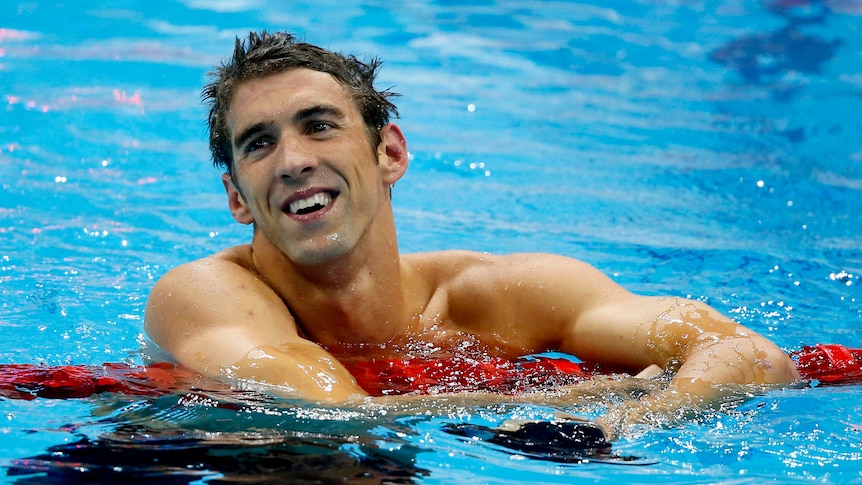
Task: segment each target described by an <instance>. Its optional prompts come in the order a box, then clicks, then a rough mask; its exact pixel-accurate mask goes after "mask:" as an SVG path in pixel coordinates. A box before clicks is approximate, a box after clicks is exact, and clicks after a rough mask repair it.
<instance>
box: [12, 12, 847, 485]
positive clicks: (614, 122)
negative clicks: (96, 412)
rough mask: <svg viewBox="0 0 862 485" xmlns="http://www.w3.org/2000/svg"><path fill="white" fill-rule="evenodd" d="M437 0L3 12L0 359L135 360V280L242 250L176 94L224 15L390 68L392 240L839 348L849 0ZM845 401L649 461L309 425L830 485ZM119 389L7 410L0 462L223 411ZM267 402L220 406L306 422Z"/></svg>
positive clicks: (218, 35)
mask: <svg viewBox="0 0 862 485" xmlns="http://www.w3.org/2000/svg"><path fill="white" fill-rule="evenodd" d="M448 3H449V2H430V1H426V2H410V4H409V5H400V6H392V5H387V6H386V8H383V6H380V5H376V4H374V3H373V2H366V3H356V4H352V5H348V6H345V5H343V2H333V3H332V4H329V3H327V2H325V1H324V2H314V3H313V4H311V3H309V4H297V5H291V8H290V9H285V8H283V6H279V5H275V4H270V3H269V2H230V1H223V2H191V1H187V2H161V3H160V4H159V6H158V7H156V6H155V5H150V4H147V3H145V2H139V1H131V0H129V1H121V2H117V3H115V4H114V5H113V6H112V8H98V9H97V8H82V7H80V6H77V5H54V6H49V5H45V4H40V3H37V2H6V3H4V5H3V6H0V120H2V122H0V295H2V300H0V329H2V331H3V334H2V335H3V336H4V337H5V339H6V342H8V343H7V344H5V345H3V346H2V347H0V356H2V359H3V361H4V362H47V363H50V364H61V363H99V362H103V361H122V360H130V361H134V362H137V361H139V357H138V356H137V354H136V352H137V349H138V345H139V339H140V334H141V331H142V316H143V306H144V301H145V298H146V295H147V293H148V291H149V288H150V286H151V285H152V283H153V279H154V278H157V277H158V276H160V275H161V274H163V273H164V272H165V271H167V270H168V269H169V268H171V267H173V266H175V265H176V264H178V263H180V262H182V261H185V260H187V259H189V258H192V257H198V256H203V255H206V254H209V253H211V252H213V251H216V250H218V249H220V248H222V247H225V246H227V245H231V244H237V243H241V242H245V241H246V240H247V239H248V238H249V236H250V234H249V232H248V230H247V229H244V228H241V227H239V226H238V225H236V224H235V223H233V222H232V220H231V219H230V217H229V215H228V212H227V211H226V210H225V209H226V207H225V204H224V196H223V195H222V189H221V184H220V182H219V180H218V174H217V172H216V171H215V170H214V169H213V168H211V167H210V166H209V163H208V154H207V152H206V144H205V132H204V124H203V120H204V113H203V111H202V108H201V106H200V104H199V100H198V91H199V88H200V86H201V85H202V83H203V82H204V81H205V71H206V69H207V68H208V67H209V66H211V65H212V64H214V63H215V62H217V61H218V59H219V58H220V57H221V56H223V55H225V54H226V53H227V52H228V51H229V49H230V47H231V44H232V41H233V37H234V36H235V35H237V34H242V33H243V32H244V31H246V30H248V29H249V28H270V29H276V28H288V29H292V30H295V31H297V32H299V33H301V34H302V35H303V36H305V37H306V38H307V39H308V40H309V41H311V42H315V43H320V44H323V45H325V46H328V47H332V48H335V49H337V50H342V51H346V52H355V53H370V54H376V55H380V56H381V57H382V58H383V59H384V60H385V61H386V63H385V64H384V69H383V73H382V78H381V84H382V85H384V86H392V87H393V89H394V90H395V91H397V92H401V93H402V94H403V95H404V97H403V98H401V99H400V100H399V107H400V111H401V113H402V120H400V124H401V125H402V128H404V130H405V132H406V134H407V136H408V142H409V146H410V149H411V153H412V156H413V159H412V161H411V163H412V167H411V170H410V173H409V174H408V176H407V178H406V179H405V180H403V181H402V182H399V184H398V186H397V187H396V189H395V193H394V195H395V202H396V211H397V216H398V220H399V231H400V236H401V239H402V249H403V250H405V251H407V252H413V251H423V250H430V249H444V248H451V247H463V248H471V249H476V250H483V251H494V252H512V251H535V250H543V251H552V252H559V253H564V254H568V255H571V256H575V257H578V258H581V259H584V260H586V261H589V262H590V263H593V264H595V265H596V266H598V267H599V268H601V269H602V270H604V271H606V272H607V273H608V274H611V275H612V276H613V277H614V278H615V279H617V281H619V282H620V283H622V284H624V285H625V286H626V287H627V288H629V289H631V290H633V291H637V292H642V293H649V294H679V295H682V296H691V297H693V298H699V299H705V300H707V301H708V302H709V303H710V304H712V305H713V306H716V307H717V308H719V309H721V310H722V311H724V312H726V313H729V314H730V315H732V316H733V317H734V318H737V319H738V320H740V321H741V322H742V323H744V324H745V325H747V326H750V327H752V328H754V329H755V330H757V331H759V332H762V333H764V334H766V335H768V336H770V337H771V338H773V339H775V340H776V341H777V342H778V343H779V345H781V346H782V347H783V348H786V349H788V350H789V349H794V348H797V347H799V346H800V345H802V344H811V343H816V342H838V343H845V344H850V345H858V344H859V343H860V342H859V338H858V327H859V322H860V319H862V307H860V304H859V302H860V298H862V294H860V287H862V286H860V283H859V275H860V274H862V257H860V250H861V249H862V246H860V239H859V237H858V233H859V231H858V228H859V227H862V220H860V217H862V215H860V212H859V211H858V207H860V206H862V204H860V188H862V175H860V172H859V168H858V166H859V161H860V160H862V152H860V149H859V144H858V140H857V138H858V137H857V136H856V134H855V133H856V130H855V129H854V128H855V127H856V125H857V123H856V118H857V117H858V111H859V106H860V96H859V94H860V92H862V77H860V75H859V66H860V61H859V53H860V52H862V45H860V40H859V39H860V37H859V36H858V30H859V25H860V17H859V14H860V12H859V7H858V6H857V5H856V2H846V1H821V2H810V3H808V2H782V1H778V0H775V1H763V2H741V1H721V2H717V1H700V2H684V3H683V4H679V2H669V3H668V2H637V1H621V2H615V3H613V4H605V3H602V2H593V3H592V4H590V3H587V2H551V3H548V2H517V3H515V2H503V1H500V2H490V3H488V2H484V3H483V2H473V4H470V3H466V4H464V3H462V4H459V5H449V4H448ZM798 4H801V5H798ZM793 5H797V6H795V7H793ZM859 402H862V399H860V395H859V390H858V388H840V389H834V388H833V389H819V388H813V389H791V390H786V391H774V392H771V393H768V394H767V395H766V396H762V397H757V398H755V399H753V400H752V401H751V402H749V403H747V404H745V405H743V406H742V407H740V408H738V409H737V410H734V411H731V412H728V413H719V414H716V415H710V416H707V417H705V418H704V419H703V420H702V421H695V422H693V423H691V424H690V425H687V426H684V427H682V428H677V427H674V428H671V429H667V430H658V431H655V430H654V431H650V432H647V433H644V434H639V435H635V436H632V437H630V438H628V439H625V440H622V441H621V442H619V443H617V449H618V452H619V453H621V454H627V455H636V456H647V457H650V458H656V459H658V461H659V463H658V464H657V465H655V466H649V467H643V468H625V469H623V468H619V469H609V468H608V467H604V468H595V467H590V466H588V467H562V468H560V467H559V466H558V465H554V464H548V463H540V462H536V461H532V460H526V461H524V460H520V461H518V460H512V459H511V456H510V455H508V454H506V453H503V452H501V451H500V450H498V449H492V448H488V447H480V448H476V447H475V446H469V444H465V443H461V442H458V441H457V440H455V439H454V438H452V437H451V436H448V435H443V434H442V433H440V431H439V428H440V425H441V423H444V422H447V421H452V420H470V421H471V422H478V423H483V424H495V423H498V422H501V421H503V420H505V419H508V418H510V417H512V416H520V417H524V416H526V417H530V416H536V415H539V416H541V415H542V414H543V413H547V412H548V410H547V409H545V408H541V407H539V408H531V407H523V408H521V407H517V406H516V407H514V408H505V409H491V410H490V411H488V410H485V409H476V408H469V407H467V408H458V409H443V410H441V409H438V410H435V411H433V412H432V413H431V416H430V417H429V416H425V415H423V414H422V413H419V412H418V411H416V413H415V414H410V412H405V413H402V414H400V415H399V416H400V417H399V418H397V419H396V418H391V419H390V418H387V417H384V416H381V415H371V416H364V417H361V418H358V419H356V420H354V421H355V422H354V424H353V425H352V427H351V426H345V427H338V426H336V427H334V428H331V429H329V431H330V432H331V433H330V434H331V435H332V436H333V437H335V438H333V439H332V440H331V441H327V446H329V445H332V446H335V447H336V448H338V447H340V446H344V447H345V448H348V449H350V447H351V446H353V445H352V444H351V443H342V442H341V441H339V440H338V439H336V438H339V439H340V438H343V437H345V436H349V435H360V436H363V439H365V438H369V437H371V438H375V439H380V440H382V441H384V442H386V441H387V440H389V439H391V440H392V441H395V442H406V443H408V444H409V445H410V446H415V447H418V448H420V449H421V450H423V451H422V452H421V453H420V454H419V455H417V456H418V457H419V462H420V465H421V467H424V469H428V470H430V471H431V475H430V477H426V478H425V481H428V482H434V481H435V480H436V481H438V482H441V483H442V482H446V480H447V479H451V480H457V481H464V480H466V479H471V478H476V479H478V480H480V481H487V480H492V479H500V480H503V479H512V476H514V475H517V476H518V479H517V481H523V480H524V479H534V478H535V477H538V478H539V480H541V481H548V482H553V481H559V482H566V481H570V480H571V479H572V478H573V477H578V478H581V479H585V480H597V479H598V477H608V476H613V477H617V478H619V479H621V480H625V481H627V482H633V483H634V482H649V481H667V480H669V479H672V480H673V481H675V482H681V483H685V482H688V483H696V482H699V481H703V480H704V477H709V478H711V479H715V480H725V481H730V480H737V481H739V482H749V481H758V480H762V479H763V478H764V477H766V478H775V477H777V478H778V479H779V480H780V481H782V482H794V481H800V482H801V481H808V480H818V481H822V482H826V483H850V482H853V481H854V480H856V481H857V482H858V480H859V478H858V477H859V470H860V466H859V463H860V445H859V439H858V437H859V433H860V426H862V422H860V420H859V416H860V415H862V410H860V407H859V404H858V403H859ZM199 404H200V403H199ZM122 405H123V406H126V405H128V406H131V407H132V408H133V409H132V410H129V409H125V408H123V409H121V410H120V411H116V412H114V414H111V413H109V414H108V416H112V419H113V421H110V422H109V423H99V422H98V420H97V419H96V418H94V417H93V408H94V407H98V406H110V403H107V402H105V401H103V400H101V399H95V400H94V401H93V402H90V401H86V402H84V401H74V402H73V401H68V402H50V401H44V402H32V403H30V402H14V401H3V402H2V403H0V406H2V409H3V412H4V413H5V415H6V416H7V420H6V423H5V427H4V428H3V432H4V433H7V434H8V435H10V436H14V437H15V438H16V440H11V441H9V440H7V441H8V444H4V445H3V447H2V449H3V452H2V457H0V458H2V460H4V463H8V460H11V459H14V458H20V457H23V456H31V455H34V454H37V453H40V452H43V451H44V450H45V449H47V448H48V447H49V446H51V445H53V444H56V443H59V442H63V441H68V440H71V439H72V436H73V435H72V434H71V433H70V432H69V431H68V430H67V428H64V426H65V425H67V424H69V423H75V424H77V425H78V429H79V430H82V431H81V432H82V433H83V434H85V435H87V436H89V437H91V438H92V437H96V436H99V435H100V434H101V433H103V432H104V431H105V430H108V429H114V428H115V427H116V424H117V423H118V422H123V421H124V420H125V421H127V422H131V421H132V418H131V417H130V416H132V415H134V414H135V413H141V414H143V415H146V416H150V414H148V413H161V414H159V416H160V418H161V419H163V422H164V423H165V424H166V425H171V426H175V427H178V428H180V429H198V428H206V427H207V426H214V425H219V426H221V425H222V424H224V423H225V422H229V421H231V420H234V419H238V416H237V415H236V414H230V412H225V411H224V410H222V409H220V408H215V410H214V408H211V407H207V406H205V405H203V404H200V405H199V406H198V407H195V406H180V405H178V404H177V402H176V399H174V400H173V401H169V400H168V401H159V402H157V403H154V404H146V403H142V404H135V403H128V402H125V401H123V402H122ZM136 406H139V407H136ZM283 408H284V409H293V408H294V406H293V404H292V403H283V402H273V403H270V402H267V403H264V404H262V405H260V407H259V409H262V410H265V411H266V410H269V411H273V410H277V411H278V412H276V413H275V414H276V415H278V417H276V418H272V419H271V420H267V419H265V418H264V417H263V415H264V414H265V413H249V414H244V415H242V416H241V418H242V419H239V421H238V422H241V423H250V425H252V426H254V427H257V428H259V429H262V430H264V431H265V430H268V429H273V428H274V429H289V430H294V431H296V430H298V429H304V428H303V426H308V427H310V428H314V427H320V425H321V423H326V422H328V419H329V418H325V417H321V416H322V415H323V414H326V411H320V410H318V409H317V408H314V407H305V408H299V409H302V410H303V413H306V414H302V415H300V413H299V412H297V414H296V415H293V414H289V415H287V416H285V415H284V413H282V412H281V410H282V409H283ZM317 411H320V413H321V414H315V413H316V412H317ZM392 412H393V413H395V414H398V413H397V412H395V411H392ZM584 412H586V413H589V412H597V411H595V410H584ZM45 415H49V416H51V418H50V419H49V420H48V422H47V423H46V422H45V419H44V416H45ZM825 417H828V419H824V418H825ZM351 419H353V418H351ZM220 429H222V430H224V429H223V428H220ZM31 430H33V431H35V432H31ZM399 433H402V434H403V435H404V436H401V435H399ZM393 436H394V437H395V438H392V437H393ZM324 441H325V440H324ZM333 443H335V444H333ZM362 446H365V445H360V452H357V453H360V454H361V453H362V451H361V450H362V449H363V448H362ZM326 449H327V450H329V449H330V448H326ZM501 470H503V471H501ZM523 477H528V478H523Z"/></svg>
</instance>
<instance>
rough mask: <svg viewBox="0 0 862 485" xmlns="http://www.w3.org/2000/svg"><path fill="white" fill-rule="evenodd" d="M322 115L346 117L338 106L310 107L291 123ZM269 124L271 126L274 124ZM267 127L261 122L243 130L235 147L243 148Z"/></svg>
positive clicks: (234, 144)
mask: <svg viewBox="0 0 862 485" xmlns="http://www.w3.org/2000/svg"><path fill="white" fill-rule="evenodd" d="M322 115H327V116H334V117H336V118H344V117H345V115H344V112H343V111H341V109H339V108H338V107H337V106H333V105H328V104H321V105H316V106H310V107H308V108H304V109H301V110H299V111H297V112H296V113H295V114H294V115H293V117H292V118H291V122H292V123H294V124H298V123H301V122H303V121H304V120H307V119H309V118H315V117H318V116H322ZM269 124H270V125H271V124H272V123H269ZM267 126H268V125H267V123H263V122H261V123H255V124H253V125H251V126H249V127H248V128H246V129H245V130H242V131H241V132H239V133H238V134H237V135H236V137H234V139H233V146H234V147H237V148H239V147H241V146H243V144H244V143H246V142H247V141H248V140H249V139H250V138H252V137H254V136H255V135H256V134H258V133H260V132H262V131H264V130H266V128H267Z"/></svg>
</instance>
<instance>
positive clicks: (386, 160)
mask: <svg viewBox="0 0 862 485" xmlns="http://www.w3.org/2000/svg"><path fill="white" fill-rule="evenodd" d="M408 159H409V154H408V153H407V140H405V139H404V134H403V133H401V128H398V125H396V124H394V123H389V124H387V125H386V126H384V127H383V128H381V130H380V145H378V146H377V163H378V165H379V166H380V169H381V170H382V173H383V181H384V182H385V183H386V184H387V185H394V184H395V182H397V181H398V180H400V179H401V177H403V176H404V173H405V172H407V165H408Z"/></svg>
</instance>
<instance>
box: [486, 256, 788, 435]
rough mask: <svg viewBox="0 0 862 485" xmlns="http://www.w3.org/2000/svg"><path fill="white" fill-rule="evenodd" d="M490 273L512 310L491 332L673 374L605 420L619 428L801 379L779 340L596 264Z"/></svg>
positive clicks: (501, 265)
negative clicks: (644, 291) (625, 280)
mask: <svg viewBox="0 0 862 485" xmlns="http://www.w3.org/2000/svg"><path fill="white" fill-rule="evenodd" d="M492 266H493V268H492V270H491V271H486V273H487V274H489V275H490V274H492V273H495V274H498V275H503V276H502V277H497V276H493V277H492V276H489V277H488V281H486V282H485V283H486V286H487V287H490V288H496V290H495V291H497V292H502V293H504V296H503V298H500V300H502V301H505V302H506V305H505V306H504V307H503V311H502V312H501V313H497V314H496V315H495V316H494V317H493V319H492V320H493V321H494V322H507V321H508V323H507V324H505V325H508V326H509V328H504V327H503V326H500V327H498V328H495V329H494V333H496V334H505V332H508V335H509V337H508V338H509V339H510V340H514V339H515V338H517V339H518V340H520V341H522V342H525V343H527V344H528V347H530V348H532V349H534V350H537V351H541V350H559V351H562V352H567V353H570V354H573V355H576V356H577V357H579V358H581V359H584V360H586V361H591V362H597V363H601V364H605V365H608V366H611V367H615V368H621V369H626V370H628V371H629V372H631V373H633V374H634V373H637V372H639V371H640V370H642V369H644V368H646V367H649V366H651V365H658V366H659V367H661V368H663V369H667V370H671V371H674V377H673V379H672V381H671V382H670V384H669V386H668V387H667V388H666V389H665V390H664V391H662V392H659V393H656V394H652V395H649V396H647V397H645V398H643V399H641V400H640V401H638V402H632V403H629V404H628V405H627V406H626V407H625V408H623V409H618V410H613V411H612V414H615V415H612V416H609V418H608V419H609V420H613V421H616V423H613V424H614V425H617V424H621V423H622V422H632V421H635V420H637V419H639V418H640V417H641V416H642V415H645V414H650V413H661V414H668V413H672V412H674V411H677V410H680V409H691V408H702V407H705V406H708V405H709V404H711V403H714V402H716V400H718V399H720V398H722V397H723V396H725V395H727V394H731V393H733V392H734V391H736V392H738V391H739V390H740V387H742V386H751V385H755V386H763V385H783V384H788V383H791V382H793V381H794V380H796V379H798V378H799V375H798V373H797V372H796V369H795V366H794V365H793V363H792V362H791V360H790V359H789V358H788V357H787V355H786V354H785V353H784V352H782V351H781V349H779V348H778V347H776V346H775V345H774V344H773V343H772V342H770V341H769V340H767V339H766V338H764V337H762V336H761V335H758V334H757V333H756V332H754V331H752V330H750V329H748V328H745V327H743V326H742V325H739V324H737V323H735V322H733V321H732V320H730V319H729V318H727V317H725V316H724V315H721V314H720V313H719V312H717V311H716V310H714V309H712V308H710V307H709V306H707V305H706V304H703V303H701V302H696V301H691V300H685V299H680V298H655V297H643V296H638V295H634V294H632V293H630V292H628V291H626V290H624V289H623V288H621V287H620V286H619V285H617V284H616V283H614V282H613V281H612V280H611V279H610V278H608V277H607V276H605V275H604V274H602V273H601V272H599V271H597V270H596V269H594V268H592V267H590V266H589V265H587V264H584V263H581V262H579V261H575V260H572V259H569V258H564V257H560V256H553V255H543V254H531V255H513V256H505V257H501V258H499V259H497V260H495V261H494V262H493V263H492ZM478 271H479V274H481V273H482V271H484V270H482V269H481V268H480V269H479V270H478ZM504 313H505V314H508V315H512V316H511V317H508V318H507V317H506V315H505V314H504ZM511 327H514V328H515V331H514V332H513V331H512V330H510V328H511Z"/></svg>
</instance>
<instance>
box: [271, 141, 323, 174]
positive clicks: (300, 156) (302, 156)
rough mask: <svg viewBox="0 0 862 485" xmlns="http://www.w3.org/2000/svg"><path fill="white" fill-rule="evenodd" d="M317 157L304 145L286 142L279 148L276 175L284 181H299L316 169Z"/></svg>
mask: <svg viewBox="0 0 862 485" xmlns="http://www.w3.org/2000/svg"><path fill="white" fill-rule="evenodd" d="M317 166H318V160H317V155H316V154H315V153H314V151H313V150H312V149H311V147H309V146H307V145H306V144H303V143H299V142H296V141H286V142H283V143H282V144H281V146H280V147H279V153H278V165H277V166H276V175H277V176H278V177H279V178H281V179H284V180H300V179H303V178H305V177H308V176H309V175H311V174H312V173H314V171H315V170H316V169H317Z"/></svg>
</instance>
